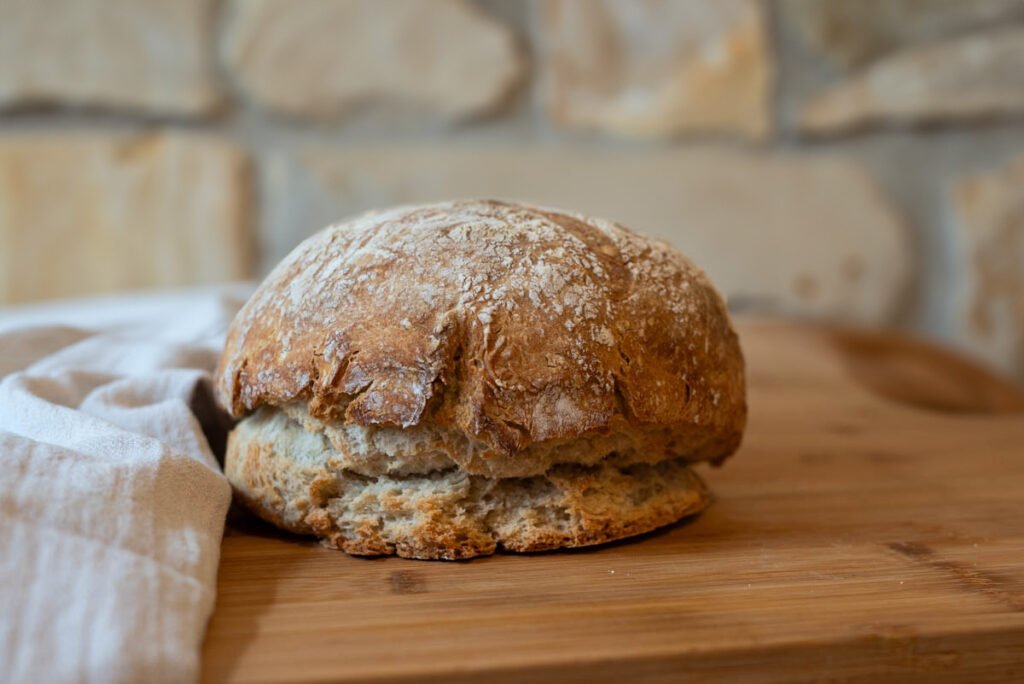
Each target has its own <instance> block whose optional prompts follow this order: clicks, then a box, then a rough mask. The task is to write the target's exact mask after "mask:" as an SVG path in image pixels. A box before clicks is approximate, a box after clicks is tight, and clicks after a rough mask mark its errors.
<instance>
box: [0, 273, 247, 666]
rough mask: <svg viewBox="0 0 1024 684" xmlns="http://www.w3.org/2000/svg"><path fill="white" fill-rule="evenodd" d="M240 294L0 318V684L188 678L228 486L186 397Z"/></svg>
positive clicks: (108, 300) (114, 301) (49, 309)
mask: <svg viewBox="0 0 1024 684" xmlns="http://www.w3.org/2000/svg"><path fill="white" fill-rule="evenodd" d="M249 292H250V287H249V286H245V285H236V286H227V287H221V288H208V289H200V290H190V291H183V292H177V293H161V294H148V295H124V296H114V297H105V298H102V299H94V300H81V301H69V302H61V303H58V304H50V305H45V306H38V307H27V308H14V309H7V310H5V311H3V312H2V313H0V376H3V379H2V380H0V682H8V683H14V682H104V683H106V682H188V681H194V680H196V679H197V678H198V672H199V652H200V647H201V644H202V639H203V633H204V630H205V628H206V623H207V620H208V619H209V616H210V613H211V611H212V610H213V600H214V590H215V586H216V577H217V563H218V559H219V556H220V542H221V536H222V534H223V529H224V519H225V515H226V512H227V508H228V504H229V503H230V489H229V487H228V484H227V481H226V480H225V478H224V476H223V475H222V474H221V470H220V467H219V465H218V463H217V461H216V460H215V458H214V455H213V453H212V452H211V449H210V446H209V445H208V443H207V439H206V438H205V437H204V433H203V431H202V429H201V423H200V418H198V417H197V415H196V413H194V412H193V410H192V409H191V408H190V405H200V406H206V407H209V406H210V404H211V402H210V395H209V392H208V388H209V382H208V381H209V373H210V371H211V370H212V369H213V367H214V366H215V364H216V361H217V357H218V355H219V353H220V349H221V347H222V345H223V341H224V334H225V331H226V329H227V326H228V324H229V323H230V321H231V318H232V317H233V316H234V314H235V312H236V311H237V309H238V308H239V307H240V306H241V304H242V303H243V302H244V301H245V298H246V296H247V295H248V294H249Z"/></svg>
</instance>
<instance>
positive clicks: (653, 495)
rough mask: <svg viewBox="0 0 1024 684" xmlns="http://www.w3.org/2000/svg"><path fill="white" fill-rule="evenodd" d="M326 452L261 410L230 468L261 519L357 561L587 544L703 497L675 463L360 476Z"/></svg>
mask: <svg viewBox="0 0 1024 684" xmlns="http://www.w3.org/2000/svg"><path fill="white" fill-rule="evenodd" d="M332 454H333V455H337V452H334V451H333V450H332V447H331V445H330V442H329V441H328V440H327V439H326V437H324V436H323V435H320V434H317V433H310V432H308V431H306V430H305V429H303V427H302V426H301V425H299V424H298V423H296V422H294V421H292V420H290V419H289V418H288V417H287V416H286V415H285V414H283V413H282V412H280V411H277V410H276V409H262V410H260V411H258V412H257V413H256V414H254V415H253V416H250V417H248V418H246V419H245V420H243V421H242V422H241V423H240V424H239V425H238V426H237V427H236V428H235V430H234V431H233V432H232V433H231V435H230V437H229V441H228V451H227V457H226V462H225V472H226V474H227V476H228V479H229V480H230V481H231V484H232V486H233V487H234V490H235V493H236V496H237V497H238V498H239V500H241V501H242V502H244V503H245V504H246V505H247V506H248V507H249V508H250V509H251V510H253V511H254V512H255V513H257V514H258V515H259V516H261V517H262V518H264V519H266V520H268V521H270V522H273V523H274V524H276V525H277V526H279V527H281V528H283V529H286V530H289V531H292V532H296V533H299V534H315V535H317V536H318V537H320V539H321V542H322V543H323V544H324V545H325V546H328V547H333V548H338V549H341V550H343V551H346V552H347V553H351V554H356V555H389V554H397V555H399V556H404V557H407V558H423V559H447V560H455V559H460V558H470V557H473V556H480V555H487V554H491V553H494V552H495V550H497V549H498V548H505V549H509V550H512V551H545V550H550V549H556V548H562V547H577V546H587V545H591V544H600V543H603V542H608V541H612V540H615V539H621V538H623V537H629V536H633V535H637V534H642V533H644V532H648V531H650V530H653V529H656V528H658V527H661V526H663V525H667V524H670V523H673V522H675V521H677V520H679V519H680V518H683V517H685V516H688V515H692V514H695V513H697V512H699V511H700V510H702V509H703V508H705V507H706V505H707V504H708V503H709V501H710V497H709V494H708V491H707V489H706V487H705V486H704V483H703V482H702V481H701V480H700V478H699V477H698V476H697V475H696V474H695V473H694V472H693V471H692V470H691V469H690V468H688V467H687V465H686V463H685V462H683V461H682V460H681V459H672V460H663V461H661V462H660V463H657V464H655V465H648V464H634V465H630V466H625V467H619V466H616V465H615V464H612V463H609V462H607V461H605V462H600V463H598V464H597V465H593V466H580V465H559V466H555V467H553V468H551V469H550V470H548V471H547V473H545V474H544V475H539V476H533V477H526V478H489V477H483V476H479V475H469V474H467V473H465V472H462V471H460V470H459V469H457V468H449V469H446V470H439V471H434V472H430V473H421V474H415V475H405V476H401V475H380V476H378V477H365V476H362V475H359V474H357V473H354V472H352V471H350V470H346V469H343V468H342V469H339V468H338V467H337V464H336V463H335V462H334V460H333V459H332Z"/></svg>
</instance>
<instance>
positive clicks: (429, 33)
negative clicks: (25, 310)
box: [0, 0, 1024, 381]
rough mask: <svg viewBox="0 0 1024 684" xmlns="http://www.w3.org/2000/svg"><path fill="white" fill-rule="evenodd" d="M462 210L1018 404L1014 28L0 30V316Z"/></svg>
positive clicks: (979, 20)
mask: <svg viewBox="0 0 1024 684" xmlns="http://www.w3.org/2000/svg"><path fill="white" fill-rule="evenodd" d="M459 196H493V197H504V198H521V199H528V200H533V201H538V202H545V203H550V204H556V205H562V206H565V207H570V208H575V209H579V210H581V211H585V212H590V213H595V214H599V215H604V216H608V217H611V218H615V219H618V220H621V221H623V222H624V223H627V224H629V225H632V226H634V227H636V228H638V229H640V230H643V231H646V232H650V233H654V234H656V235H659V236H662V237H664V238H666V239H668V240H670V241H672V242H674V243H675V244H677V245H678V246H679V247H681V248H682V249H683V250H684V251H686V252H688V253H689V254H690V255H691V256H692V257H694V258H695V259H696V260H697V261H698V262H699V263H700V264H701V265H703V266H705V267H706V268H707V270H708V271H709V272H710V274H711V276H712V277H713V279H714V280H715V281H716V282H717V283H719V284H720V286H721V287H722V289H723V290H724V291H725V292H726V294H727V295H728V297H729V299H730V303H731V306H732V307H733V308H734V309H736V310H739V311H756V312H769V313H783V314H787V315H793V316H799V317H813V318H816V319H829V320H841V321H850V322H856V323H863V324H870V325H882V326H893V327H899V328H903V329H908V330H912V331H915V332H919V333H926V334H929V335H931V336H932V337H934V338H937V339H939V340H942V341H945V342H948V343H952V344H954V345H957V346H959V347H961V348H963V349H967V350H969V351H971V352H973V353H974V354H975V355H977V356H978V357H980V358H983V359H986V360H988V361H989V362H990V363H992V364H993V365H995V366H998V367H999V368H1002V369H1003V370H1004V371H1006V372H1007V373H1009V374H1011V375H1013V376H1015V377H1016V378H1017V379H1019V380H1021V381H1024V3H1022V2H1020V0H973V1H971V2H967V1H965V0H830V1H823V0H630V1H628V2H627V1H623V0H519V1H517V0H478V1H476V2H473V1H471V0H429V1H427V0H387V1H386V2H382V1H379V0H378V1H374V0H303V1H302V2H293V1H289V0H236V1H225V2H216V1H215V0H0V302H6V303H18V302H24V301H31V300H36V299H41V298H47V297H56V296H69V295H77V294H84V293H89V292H97V291H106V290H114V289H123V288H130V287H163V286H175V285H185V284H193V283H205V282H214V281H219V280H225V279H237V278H242V277H248V276H252V275H259V274H261V273H263V272H265V271H266V270H267V269H268V268H269V267H270V266H271V265H272V264H273V263H274V262H276V261H277V260H278V259H280V258H281V257H282V256H283V255H284V254H286V253H287V251H288V250H289V249H290V248H291V247H292V246H294V245H295V244H296V243H297V242H298V241H299V240H301V239H302V238H304V237H306V236H308V235H310V234H311V233H313V232H314V231H316V230H317V229H318V228H320V227H322V226H323V225H324V224H326V223H327V222H329V221H332V220H336V219H338V218H340V217H343V216H346V215H348V214H351V213H353V212H357V211H360V210H362V209H366V208H369V207H375V206H381V205H388V204H392V203H396V202H412V201H421V200H433V199H442V198H448V197H459Z"/></svg>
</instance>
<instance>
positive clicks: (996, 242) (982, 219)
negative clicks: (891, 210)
mask: <svg viewBox="0 0 1024 684" xmlns="http://www.w3.org/2000/svg"><path fill="white" fill-rule="evenodd" d="M951 203H952V206H953V209H954V212H955V215H956V217H957V220H958V225H959V228H960V230H961V239H962V246H963V252H962V256H963V258H964V260H965V261H966V264H965V265H966V269H965V270H966V271H967V273H968V280H967V293H966V295H967V296H966V300H965V301H964V307H963V311H962V312H961V313H962V315H961V318H960V324H961V326H960V334H961V337H962V339H963V340H964V341H965V342H966V343H967V344H968V345H969V346H970V347H971V348H972V349H974V350H975V351H976V352H977V353H979V354H980V355H981V356H982V357H984V358H985V359H987V360H988V361H989V362H990V363H992V364H993V365H994V366H996V367H998V368H1001V369H1003V370H1004V371H1007V372H1009V373H1011V374H1013V375H1014V376H1015V377H1016V378H1017V379H1018V380H1020V381H1024V156H1018V157H1017V158H1015V159H1013V160H1011V161H1010V162H1008V163H1007V164H1006V165H1005V166H1003V167H1002V168H999V169H995V170H993V171H989V172H986V173H980V174H976V175H973V176H970V177H967V178H964V179H963V180H961V181H960V182H959V183H957V184H956V185H955V186H953V188H952V190H951Z"/></svg>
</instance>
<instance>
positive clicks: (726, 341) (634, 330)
mask: <svg viewBox="0 0 1024 684" xmlns="http://www.w3.org/2000/svg"><path fill="white" fill-rule="evenodd" d="M218 393H219V396H220V399H221V401H222V403H223V404H224V405H225V407H227V408H229V409H230V411H231V412H232V413H234V414H235V415H241V414H243V413H245V412H248V411H252V410H253V409H255V408H256V407H257V406H259V405H261V404H271V405H278V406H279V405H283V404H285V403H288V402H292V401H295V400H301V401H306V402H308V407H309V413H310V415H312V416H314V417H316V418H318V419H321V420H325V421H339V422H344V423H347V424H355V425H365V426H370V425H389V426H400V427H408V426H412V425H416V424H418V423H420V422H421V421H423V420H425V419H429V420H433V421H435V422H437V423H438V424H441V425H448V426H454V427H457V428H458V429H460V430H462V431H464V432H465V433H466V434H467V435H468V436H469V437H471V438H472V439H475V440H480V441H482V442H484V443H486V444H487V445H489V446H490V447H491V448H492V449H493V452H494V454H495V455H504V456H512V455H514V454H516V453H518V452H519V451H521V450H523V449H524V448H526V447H527V446H528V445H530V444H531V443H533V442H537V441H543V440H550V439H564V438H572V437H578V436H581V435H585V434H590V433H601V432H602V431H607V430H608V429H609V426H610V425H611V423H612V419H613V417H615V416H619V417H625V418H626V419H627V420H628V421H630V423H632V424H635V425H638V426H650V425H658V426H669V427H675V428H676V429H678V431H679V433H680V436H681V438H683V439H686V438H688V437H692V438H698V437H699V438H701V439H703V441H704V442H705V443H706V442H707V438H708V436H709V435H710V434H713V435H715V436H716V437H717V438H719V439H718V440H717V441H719V442H720V443H721V450H720V453H716V454H710V455H709V456H707V457H708V458H717V459H720V458H724V457H725V456H727V455H728V454H729V453H731V452H732V451H733V450H735V448H736V446H737V445H738V443H739V438H740V434H741V433H742V429H743V423H744V420H745V414H746V409H745V403H744V396H743V361H742V356H741V354H740V350H739V345H738V341H737V338H736V335H735V332H734V331H733V329H732V327H731V324H730V322H729V318H728V314H727V312H726V310H725V305H724V303H723V301H722V299H721V297H720V295H719V294H718V293H717V292H716V291H715V290H714V288H713V287H712V285H711V284H710V282H709V281H708V279H707V278H706V277H705V275H704V273H703V272H702V271H701V270H700V269H698V268H697V267H696V266H694V264H693V263H692V262H691V261H690V260H689V259H687V258H686V257H685V256H683V255H682V254H681V253H680V252H678V251H677V250H675V249H673V248H672V247H670V246H669V245H667V244H665V243H663V242H660V241H657V240H653V239H650V238H647V237H644V236H642V235H638V234H636V233H634V232H632V231H629V230H627V229H626V228H623V227H622V226H619V225H618V224H615V223H612V222H609V221H604V220H599V219H593V218H588V217H585V216H582V215H579V214H573V213H568V212H563V211H559V210H554V209H546V208H539V207H532V206H524V205H517V204H509V203H504V202H496V201H466V202H452V203H444V204H435V205H428V206H418V207H401V208H397V209H392V210H388V211H382V212H371V213H368V214H364V215H362V216H360V217H358V218H356V219H354V220H352V221H349V222H346V223H341V224H337V225H334V226H331V227H329V228H327V229H325V230H324V231H322V232H320V233H318V234H317V235H315V236H313V237H312V238H310V239H309V240H307V241H306V242H304V243H303V244H302V245H300V246H299V247H298V248H297V249H296V250H295V251H294V252H292V254H291V255H289V256H288V257H287V258H286V259H285V260H284V261H283V262H282V263H281V264H280V265H278V267H277V268H276V269H275V270H274V271H273V272H272V273H271V275H270V276H269V277H268V278H267V280H266V281H265V282H264V283H263V284H262V286H261V287H260V288H259V289H258V290H257V292H256V293H255V294H254V295H253V297H252V299H251V300H250V301H249V302H248V303H247V304H246V306H245V307H244V308H243V309H242V311H241V312H240V313H239V315H238V317H237V318H236V320H235V322H234V323H233V325H232V327H231V331H230V333H229V337H228V342H227V347H226V349H225V353H224V356H223V357H222V359H221V365H220V368H219V369H218Z"/></svg>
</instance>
